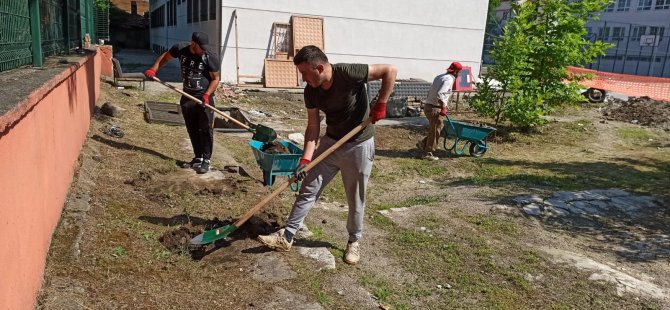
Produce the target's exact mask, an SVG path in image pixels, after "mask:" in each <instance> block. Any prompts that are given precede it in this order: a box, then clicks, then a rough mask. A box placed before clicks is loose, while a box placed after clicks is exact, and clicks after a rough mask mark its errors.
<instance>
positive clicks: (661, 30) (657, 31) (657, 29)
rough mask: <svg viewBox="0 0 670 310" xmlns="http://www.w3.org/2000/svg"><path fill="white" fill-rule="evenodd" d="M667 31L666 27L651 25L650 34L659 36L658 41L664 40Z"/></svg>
mask: <svg viewBox="0 0 670 310" xmlns="http://www.w3.org/2000/svg"><path fill="white" fill-rule="evenodd" d="M664 32H665V27H649V34H650V35H655V36H658V42H661V41H663V33H664Z"/></svg>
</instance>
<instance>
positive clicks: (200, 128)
mask: <svg viewBox="0 0 670 310" xmlns="http://www.w3.org/2000/svg"><path fill="white" fill-rule="evenodd" d="M173 58H177V59H178V60H179V64H180V65H181V78H182V82H183V89H184V92H186V93H187V94H189V95H192V96H193V97H196V98H199V99H200V100H201V101H202V103H203V104H208V105H211V106H214V92H215V91H216V88H217V87H218V86H219V81H220V75H219V68H220V67H221V64H220V62H219V58H218V56H217V54H216V53H215V52H214V50H213V49H212V48H211V47H210V46H209V38H208V37H207V34H206V33H204V32H194V33H193V35H192V36H191V42H190V43H178V44H175V45H173V46H172V48H170V50H169V51H167V52H165V53H163V54H161V55H160V56H158V58H157V59H156V62H155V63H154V65H153V66H152V67H151V68H149V69H148V70H147V71H145V72H144V74H145V75H146V76H147V77H149V78H152V77H154V76H155V75H156V71H158V69H160V68H161V67H162V66H163V65H164V64H165V63H167V62H168V61H170V60H172V59H173ZM179 103H180V105H181V111H182V114H183V115H184V122H185V123H186V131H188V137H189V138H190V139H191V145H192V146H193V153H194V155H195V156H194V157H193V159H192V160H191V161H190V162H188V163H184V164H182V167H183V168H193V169H195V171H196V172H197V173H201V174H202V173H207V172H208V171H209V169H210V166H211V159H212V146H213V145H214V130H213V125H214V113H213V112H212V111H211V110H210V109H207V108H205V107H204V106H202V105H200V104H198V103H197V102H195V101H193V100H191V99H189V98H187V97H186V96H182V97H181V100H180V102H179Z"/></svg>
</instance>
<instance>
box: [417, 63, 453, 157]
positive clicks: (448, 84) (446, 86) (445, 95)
mask: <svg viewBox="0 0 670 310" xmlns="http://www.w3.org/2000/svg"><path fill="white" fill-rule="evenodd" d="M461 70H463V66H462V65H461V63H459V62H452V63H451V65H450V66H449V68H447V72H445V73H442V74H440V75H438V76H436V77H435V79H433V84H432V85H431V86H430V90H428V97H427V98H426V104H425V105H424V106H423V112H424V113H425V114H426V118H427V119H428V127H427V128H426V137H425V138H423V140H421V141H419V142H418V143H417V144H416V146H417V147H418V148H419V150H421V152H422V156H423V158H424V159H427V160H438V159H439V158H438V157H437V156H435V150H436V149H437V142H438V140H439V138H440V131H442V126H443V125H444V117H445V116H447V103H448V102H449V97H450V96H451V91H452V88H453V86H454V84H455V83H456V78H457V77H458V74H459V73H460V72H461Z"/></svg>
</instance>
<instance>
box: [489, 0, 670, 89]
mask: <svg viewBox="0 0 670 310" xmlns="http://www.w3.org/2000/svg"><path fill="white" fill-rule="evenodd" d="M496 16H498V19H499V22H500V25H499V26H500V27H499V28H498V29H494V30H493V31H492V32H491V33H489V34H487V35H491V36H496V35H499V34H500V33H502V32H501V28H502V27H503V26H504V25H505V24H506V23H507V22H508V21H509V19H510V18H512V12H511V5H510V3H509V1H505V2H503V3H502V4H501V5H500V6H499V7H498V9H497V10H496ZM599 16H600V18H599V19H598V20H590V21H588V22H587V24H586V30H587V32H588V34H587V38H588V39H589V40H601V41H604V42H608V43H611V44H613V45H614V47H612V48H610V49H608V50H607V52H606V55H604V56H602V57H599V58H597V59H596V60H595V61H594V62H593V63H591V64H586V65H585V67H586V68H590V69H595V70H600V71H606V72H614V73H625V74H634V75H642V76H658V77H670V0H615V1H614V2H613V3H612V4H610V5H609V6H607V7H606V8H605V10H604V11H603V12H602V13H600V14H599ZM488 49H490V45H488V46H486V47H485V51H484V57H483V60H484V62H485V63H490V62H491V60H490V58H488V57H487V56H486V55H488V53H487V51H488Z"/></svg>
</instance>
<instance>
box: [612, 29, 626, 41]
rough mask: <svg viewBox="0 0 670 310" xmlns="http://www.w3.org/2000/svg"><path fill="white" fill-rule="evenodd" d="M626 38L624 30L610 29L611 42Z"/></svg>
mask: <svg viewBox="0 0 670 310" xmlns="http://www.w3.org/2000/svg"><path fill="white" fill-rule="evenodd" d="M624 36H626V28H624V27H612V40H616V41H621V40H623V37H624Z"/></svg>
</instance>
